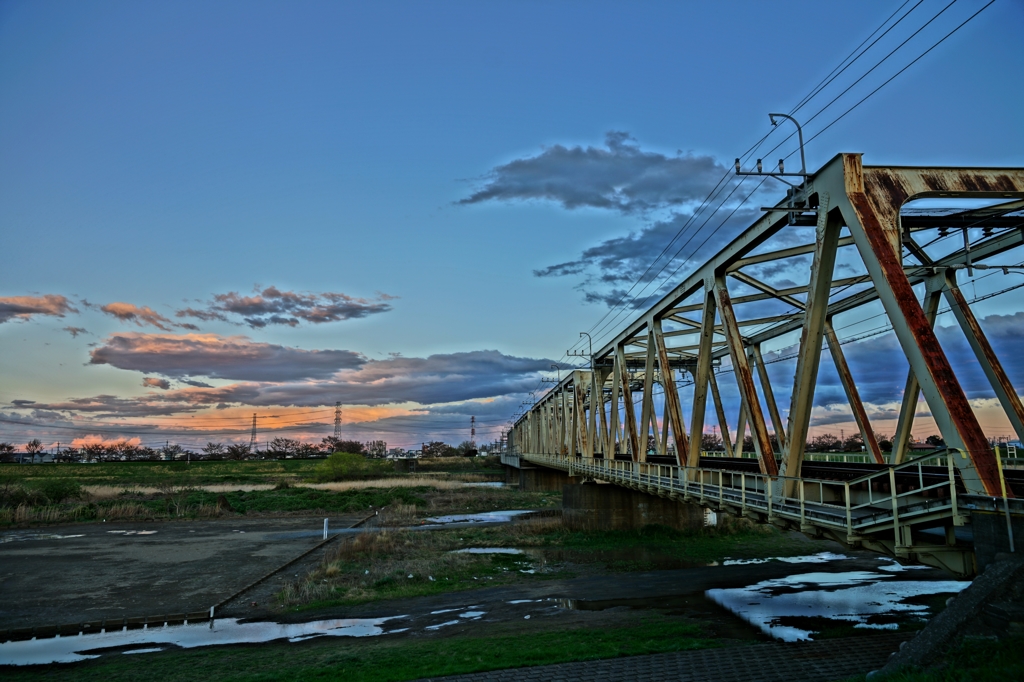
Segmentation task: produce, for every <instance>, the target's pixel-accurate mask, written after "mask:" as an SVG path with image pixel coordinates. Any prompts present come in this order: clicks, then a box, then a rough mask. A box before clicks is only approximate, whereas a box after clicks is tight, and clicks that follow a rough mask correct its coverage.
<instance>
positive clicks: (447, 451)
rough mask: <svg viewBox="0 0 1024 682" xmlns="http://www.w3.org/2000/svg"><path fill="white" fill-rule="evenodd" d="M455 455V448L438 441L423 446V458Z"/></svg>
mask: <svg viewBox="0 0 1024 682" xmlns="http://www.w3.org/2000/svg"><path fill="white" fill-rule="evenodd" d="M453 454H455V448H453V447H452V446H450V445H448V444H447V443H443V442H441V441H439V440H434V441H430V442H429V443H424V444H423V456H424V457H450V456H452V455H453Z"/></svg>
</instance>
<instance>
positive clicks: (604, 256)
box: [533, 209, 758, 308]
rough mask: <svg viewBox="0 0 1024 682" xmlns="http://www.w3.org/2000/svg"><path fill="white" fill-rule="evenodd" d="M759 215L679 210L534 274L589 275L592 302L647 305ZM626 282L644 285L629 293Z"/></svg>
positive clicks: (585, 287) (587, 294)
mask: <svg viewBox="0 0 1024 682" xmlns="http://www.w3.org/2000/svg"><path fill="white" fill-rule="evenodd" d="M757 215H758V213H757V212H756V211H752V210H749V209H738V210H735V211H732V210H731V209H730V210H729V211H723V212H721V214H718V215H715V216H710V217H709V216H707V215H705V214H698V215H696V216H694V215H693V214H689V213H677V214H675V215H673V216H672V217H671V218H669V219H666V220H660V221H656V222H654V223H651V224H650V225H647V226H646V227H644V228H642V229H641V230H639V231H636V232H630V233H629V234H627V235H624V236H621V237H613V238H611V239H606V240H604V241H602V242H601V243H599V244H597V245H596V246H592V247H590V248H588V249H585V250H584V251H583V252H582V253H581V254H580V257H579V258H577V259H576V260H572V261H567V262H564V263H558V264H556V265H549V266H547V267H545V268H541V269H539V270H534V271H533V274H534V276H536V277H565V276H570V275H584V277H583V279H582V281H581V283H580V284H579V285H578V288H579V289H580V290H582V291H583V294H584V299H585V300H586V301H587V302H588V303H603V304H605V305H607V306H609V307H613V306H615V305H617V304H618V303H619V301H620V300H622V299H624V300H623V303H629V304H630V305H631V306H632V307H634V308H636V307H642V306H644V305H645V304H646V303H648V302H653V301H654V300H657V297H658V296H659V295H661V294H663V293H665V291H667V290H668V289H671V288H672V287H674V286H676V284H678V282H679V279H681V277H682V276H683V275H686V274H689V272H690V271H691V270H693V268H694V267H696V266H698V265H700V264H702V263H703V261H704V260H705V259H706V258H707V257H708V256H710V255H711V254H713V253H715V251H717V250H718V249H719V248H721V247H722V246H723V245H724V243H725V242H726V241H727V240H729V239H731V238H732V237H733V235H734V234H735V233H736V232H737V231H738V230H739V229H740V228H742V227H745V226H747V225H748V224H750V223H751V222H752V221H753V220H755V219H756V217H757ZM626 282H628V283H629V284H630V285H631V286H632V284H633V283H634V282H639V285H638V286H636V287H634V288H633V290H632V291H629V287H623V286H621V285H622V284H624V283H626ZM653 282H657V284H652V283H653ZM644 285H647V286H644ZM641 291H642V293H640V292H641ZM627 292H628V293H627ZM638 294H639V295H638ZM634 296H636V297H637V298H636V300H633V298H634Z"/></svg>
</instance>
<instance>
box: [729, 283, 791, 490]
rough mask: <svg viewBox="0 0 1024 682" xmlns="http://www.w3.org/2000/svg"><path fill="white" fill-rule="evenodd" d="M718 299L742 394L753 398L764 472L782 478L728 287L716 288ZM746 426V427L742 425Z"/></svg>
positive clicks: (749, 404) (754, 424)
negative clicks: (739, 332) (741, 343)
mask: <svg viewBox="0 0 1024 682" xmlns="http://www.w3.org/2000/svg"><path fill="white" fill-rule="evenodd" d="M715 296H716V298H717V299H718V309H719V311H720V312H721V314H722V323H723V324H722V326H723V327H724V328H725V329H726V331H727V332H728V334H727V337H728V339H729V345H730V347H732V349H733V354H732V357H733V364H735V366H736V367H735V372H734V374H735V375H736V381H737V382H738V383H739V385H740V394H741V395H746V396H749V399H748V400H747V401H746V403H747V411H748V414H749V415H750V426H751V429H750V430H751V431H752V432H753V435H754V437H755V438H756V439H757V441H758V445H760V450H761V453H760V457H759V458H758V459H759V463H760V464H761V473H763V474H765V475H767V476H778V475H779V464H778V462H776V461H775V451H774V450H773V449H772V441H771V439H770V438H769V437H768V429H767V428H765V424H764V413H762V412H761V402H760V401H759V400H758V399H757V389H755V388H754V375H753V374H752V373H751V371H750V365H749V364H748V363H747V362H746V354H745V353H744V352H743V349H742V348H740V347H738V345H739V344H740V341H739V339H738V338H734V337H735V334H734V333H733V330H734V329H735V327H736V325H735V322H736V320H735V316H734V314H733V311H732V302H731V301H730V300H729V292H728V291H726V289H725V288H724V287H720V286H716V287H715ZM741 427H742V424H741ZM742 435H743V434H742V433H740V434H738V435H737V440H739V441H740V442H741V443H742Z"/></svg>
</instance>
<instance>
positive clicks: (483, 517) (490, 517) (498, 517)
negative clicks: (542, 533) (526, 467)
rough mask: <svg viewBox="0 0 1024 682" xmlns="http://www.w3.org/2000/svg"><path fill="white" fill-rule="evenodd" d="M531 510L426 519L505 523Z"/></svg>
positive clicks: (444, 521)
mask: <svg viewBox="0 0 1024 682" xmlns="http://www.w3.org/2000/svg"><path fill="white" fill-rule="evenodd" d="M532 511H533V510H531V509H515V510H509V511H493V512H481V513H479V514H449V515H448V516H433V517H431V518H429V519H426V520H427V521H429V522H431V523H507V522H509V521H511V520H512V519H514V518H515V517H517V516H520V515H521V514H529V513H530V512H532Z"/></svg>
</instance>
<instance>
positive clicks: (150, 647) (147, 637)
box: [0, 616, 406, 665]
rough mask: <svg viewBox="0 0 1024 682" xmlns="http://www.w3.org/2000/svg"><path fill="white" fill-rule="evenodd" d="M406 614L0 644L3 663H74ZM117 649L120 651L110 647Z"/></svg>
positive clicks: (316, 632)
mask: <svg viewBox="0 0 1024 682" xmlns="http://www.w3.org/2000/svg"><path fill="white" fill-rule="evenodd" d="M405 617H406V616H392V617H389V618H338V619H332V620H318V621H313V622H310V623H265V622H262V623H261V622H257V623H241V622H239V621H238V620H237V619H235V618H224V619H218V620H215V621H213V625H212V627H211V625H210V623H208V622H206V623H197V624H195V625H172V626H167V627H156V628H150V629H144V630H117V631H114V632H104V633H98V634H89V635H78V636H72V637H54V638H50V639H32V640H26V641H20V642H4V643H2V644H0V665H39V664H45V663H73V662H75V661H84V660H86V659H89V658H96V657H97V656H99V655H100V654H102V653H108V652H111V653H125V654H128V653H147V652H153V651H163V650H164V649H166V648H169V647H179V648H182V649H191V648H194V647H200V646H214V645H218V644H243V643H248V644H253V643H258V642H270V641H273V640H277V639H287V640H288V641H289V642H299V641H302V640H305V639H309V638H311V637H372V636H375V635H382V634H388V633H387V632H386V631H385V629H384V625H385V624H386V623H387V622H389V621H394V620H399V619H401V618H405ZM155 645H162V646H155ZM117 649H120V650H121V651H119V652H112V651H111V650H117Z"/></svg>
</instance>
